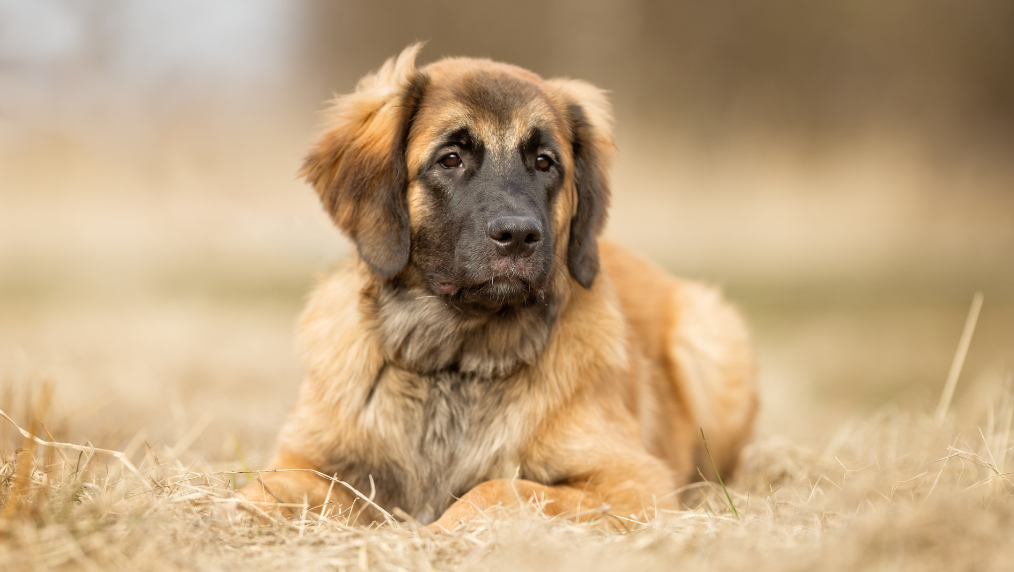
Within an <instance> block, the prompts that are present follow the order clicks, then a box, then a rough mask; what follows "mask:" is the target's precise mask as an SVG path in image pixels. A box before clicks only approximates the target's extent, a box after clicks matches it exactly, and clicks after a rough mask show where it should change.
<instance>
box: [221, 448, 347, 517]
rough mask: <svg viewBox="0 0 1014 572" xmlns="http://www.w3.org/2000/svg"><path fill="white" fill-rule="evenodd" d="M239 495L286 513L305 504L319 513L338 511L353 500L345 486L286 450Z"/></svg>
mask: <svg viewBox="0 0 1014 572" xmlns="http://www.w3.org/2000/svg"><path fill="white" fill-rule="evenodd" d="M238 495H239V496H240V497H242V498H243V500H245V501H246V502H248V503H251V504H252V505H254V506H256V507H258V508H259V509H261V510H265V511H271V510H273V509H279V510H280V511H281V512H282V514H284V515H286V516H289V515H292V514H298V513H299V512H301V511H302V508H300V507H302V506H306V509H307V510H308V511H312V512H315V513H317V514H324V515H330V514H338V513H339V512H340V511H343V510H347V509H349V508H350V507H352V506H353V502H354V499H353V498H352V495H351V494H350V493H349V491H348V490H347V489H346V488H345V487H344V486H343V485H340V484H338V483H336V482H334V483H333V482H332V481H331V479H328V478H325V477H323V476H321V474H320V473H319V469H317V467H316V466H315V465H314V464H313V463H311V462H310V461H309V460H307V459H306V458H304V457H302V456H301V455H298V454H296V453H293V452H291V451H286V450H284V449H283V450H282V451H280V452H279V454H278V456H277V457H276V458H275V460H274V462H272V463H271V469H269V470H267V471H262V472H259V473H258V475H257V479H256V480H255V481H254V482H253V483H251V484H249V485H247V486H245V487H243V488H242V489H240V490H239V491H238ZM247 508H248V509H249V507H247Z"/></svg>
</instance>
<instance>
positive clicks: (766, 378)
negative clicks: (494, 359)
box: [0, 0, 1014, 463]
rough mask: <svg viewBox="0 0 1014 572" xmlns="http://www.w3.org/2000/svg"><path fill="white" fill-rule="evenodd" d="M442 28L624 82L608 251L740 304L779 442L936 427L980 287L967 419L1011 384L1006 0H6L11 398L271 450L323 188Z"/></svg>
mask: <svg viewBox="0 0 1014 572" xmlns="http://www.w3.org/2000/svg"><path fill="white" fill-rule="evenodd" d="M417 40H425V41H427V42H428V43H427V44H426V47H425V49H424V50H423V52H422V55H421V60H420V63H427V62H430V61H434V60H436V59H438V58H441V57H443V56H449V55H469V56H481V57H489V58H493V59H497V60H504V61H508V62H511V63H514V64H517V65H520V66H523V67H526V68H529V69H532V70H533V71H535V72H537V73H539V74H542V75H543V76H545V77H552V76H570V77H576V78H581V79H585V80H588V81H590V82H592V83H594V84H596V85H599V86H600V87H603V88H606V89H608V90H609V91H610V93H611V97H612V100H613V103H614V105H615V114H616V139H617V144H618V146H619V149H620V160H619V163H618V164H617V165H616V167H615V169H614V174H613V180H614V184H613V190H614V202H613V205H614V206H613V210H612V213H611V219H610V224H609V226H608V230H607V234H608V235H609V236H611V237H612V238H613V239H615V240H616V241H618V242H621V243H623V244H626V245H628V246H630V247H631V248H634V249H636V250H638V251H640V252H642V253H644V254H645V255H647V256H648V257H650V258H651V259H653V260H655V261H656V262H658V263H659V264H661V265H663V266H664V267H666V268H667V269H669V270H670V271H672V272H674V273H678V274H681V275H684V276H689V277H693V278H699V279H702V280H705V281H707V282H710V283H713V284H717V285H720V286H721V287H722V288H723V289H724V290H725V292H726V293H727V295H728V296H729V297H730V298H731V299H732V300H733V301H734V302H735V303H736V304H737V305H739V306H740V307H741V308H742V309H743V311H744V313H745V314H746V316H747V319H748V320H749V322H750V324H751V327H752V330H753V332H754V336H755V339H756V341H757V344H758V347H759V352H760V363H761V380H762V384H763V397H764V407H763V414H762V416H761V423H760V433H761V434H762V435H784V436H786V437H788V438H790V439H794V440H797V441H800V442H805V443H813V444H816V443H819V442H821V441H822V440H824V439H826V438H827V437H828V435H829V433H830V432H831V431H833V430H834V429H835V428H836V427H838V426H839V424H840V423H841V422H842V421H843V420H846V419H850V418H854V417H856V416H862V415H866V414H869V413H871V412H874V411H876V410H878V409H881V408H884V407H898V408H902V409H905V408H922V409H926V410H932V408H933V407H934V406H935V403H936V400H937V399H938V397H939V395H940V391H941V389H942V387H943V384H944V380H945V378H946V376H947V371H948V368H949V366H950V363H951V360H952V358H953V355H954V350H955V348H956V346H957V343H958V338H959V336H960V334H961V329H962V326H963V324H964V321H965V315H966V313H967V311H968V307H969V304H970V302H971V300H972V295H973V293H974V292H975V291H977V290H981V291H982V292H983V293H984V295H985V304H984V306H983V310H982V315H981V318H980V320H979V323H978V328H977V330H976V333H975V337H974V338H973V341H972V345H971V350H970V352H969V354H968V360H967V362H966V364H965V368H964V372H963V374H962V378H961V382H960V383H959V385H958V392H957V398H958V401H959V403H960V400H961V398H962V397H963V396H966V397H967V396H968V395H970V392H974V391H975V390H976V388H977V387H986V386H988V387H995V386H996V385H998V384H1000V383H1001V381H1002V379H1003V378H1004V376H1005V375H1006V374H1007V373H1009V372H1011V371H1012V368H1014V161H1012V158H1014V73H1012V70H1014V4H1012V3H1010V2H1006V1H1004V0H983V1H974V0H973V1H967V0H898V1H893V0H892V1H888V2H883V1H853V0H827V1H822V2H812V1H807V0H773V1H770V2H762V3H759V2H751V1H728V2H700V1H667V2H662V1H654V0H627V1H625V2H605V1H602V0H580V1H579V0H543V1H540V2H531V1H527V0H524V1H514V2H468V3H448V2H424V1H420V2H408V1H406V2H390V1H383V0H371V1H335V2H323V1H311V0H300V1H292V0H284V1H283V0H242V1H240V0H222V1H218V2H213V3H208V2H198V1H196V0H178V1H175V2H140V1H132V0H95V1H92V2H76V1H72V0H32V1H30V2H28V1H23V0H0V390H2V392H0V403H3V404H4V405H3V407H5V408H6V409H7V410H10V409H11V408H12V407H15V406H16V405H17V403H18V402H19V400H23V399H24V394H25V391H26V388H29V387H39V386H40V384H43V383H48V384H50V385H51V386H52V387H53V390H54V398H53V402H54V403H53V410H54V411H57V412H58V413H59V416H60V417H59V418H60V419H62V420H63V421H62V422H61V424H60V428H58V429H59V430H60V431H64V432H66V433H69V435H68V436H67V438H73V439H79V440H82V441H83V440H91V441H92V442H94V443H95V444H96V445H100V444H104V445H106V446H110V447H122V446H123V443H124V442H126V441H128V440H130V439H131V438H133V437H135V436H137V435H138V434H139V432H140V435H141V436H142V437H143V438H144V439H146V440H148V441H149V442H150V443H155V442H159V441H161V442H165V443H167V444H168V445H170V446H179V447H183V448H187V447H190V448H192V449H193V450H195V451H198V452H200V454H202V455H204V456H205V457H206V458H210V459H215V458H225V457H228V458H233V456H234V455H235V454H236V451H238V450H240V448H242V449H245V450H246V452H247V455H248V456H249V457H250V459H251V463H258V462H263V461H264V460H265V457H266V456H267V455H269V454H270V448H271V446H272V442H273V439H274V436H275V434H276V431H277V429H278V426H279V425H280V423H281V422H282V420H283V418H284V415H285V413H286V409H287V408H288V407H289V406H290V405H291V404H292V403H293V401H294V400H295V391H296V387H297V385H298V383H299V379H300V376H301V368H300V364H299V361H298V359H297V357H296V354H295V351H294V348H293V341H292V339H293V335H292V333H293V327H294V323H295V319H296V317H297V315H298V313H299V311H300V308H301V305H302V303H303V300H304V298H305V296H306V294H307V292H308V290H309V289H310V288H311V286H312V284H313V282H314V280H315V276H318V275H319V274H321V273H323V272H326V271H327V270H328V269H329V268H331V267H332V266H333V265H334V264H335V263H336V262H337V261H339V260H340V259H341V258H343V257H344V256H347V255H348V253H349V244H348V243H347V242H346V240H345V239H344V238H342V237H341V236H340V235H339V234H338V232H337V231H336V230H335V229H334V228H332V226H331V225H330V222H329V220H328V219H327V217H326V216H325V215H324V213H323V212H322V210H321V209H320V207H319V205H318V203H317V200H316V198H315V196H314V194H313V193H312V191H311V190H310V189H309V187H308V186H307V185H306V184H304V183H302V182H300V181H298V180H296V178H295V172H296V170H297V169H298V167H299V164H300V161H301V158H302V155H303V153H304V152H305V150H306V148H307V146H308V145H309V144H310V143H311V142H312V141H313V138H314V135H315V133H316V131H317V129H318V127H319V125H320V123H321V116H320V114H319V110H320V109H321V108H322V106H323V102H324V101H325V100H326V99H328V98H330V97H331V96H332V95H333V94H338V93H344V92H348V91H350V90H351V89H352V88H353V86H354V84H355V82H356V80H357V79H358V78H359V77H361V76H362V75H363V74H365V73H367V72H368V71H370V70H373V69H376V68H377V67H379V66H380V64H381V63H382V62H383V61H384V59H386V58H388V57H390V56H392V55H395V54H397V53H398V52H399V51H400V50H401V49H402V48H404V47H405V46H406V45H408V44H409V43H411V42H414V41H417ZM51 429H52V428H51Z"/></svg>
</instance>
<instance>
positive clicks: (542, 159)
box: [535, 155, 553, 171]
mask: <svg viewBox="0 0 1014 572" xmlns="http://www.w3.org/2000/svg"><path fill="white" fill-rule="evenodd" d="M552 166H553V160H552V159H550V158H549V157H547V156H545V155H539V156H538V157H536V158H535V168H536V169H538V170H540V171H548V170H549V168H550V167H552Z"/></svg>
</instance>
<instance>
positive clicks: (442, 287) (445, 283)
mask: <svg viewBox="0 0 1014 572" xmlns="http://www.w3.org/2000/svg"><path fill="white" fill-rule="evenodd" d="M435 282H436V285H437V291H438V292H440V294H441V295H453V294H457V293H458V292H460V291H462V290H471V291H477V290H482V289H483V288H488V287H490V286H499V285H503V284H514V285H527V284H528V281H527V280H525V279H524V278H522V277H521V276H512V275H509V274H497V275H494V276H491V277H489V278H487V279H485V280H483V281H481V282H475V283H474V284H469V285H467V286H461V285H458V284H457V283H455V282H451V281H450V280H447V279H445V278H437V279H436V280H435Z"/></svg>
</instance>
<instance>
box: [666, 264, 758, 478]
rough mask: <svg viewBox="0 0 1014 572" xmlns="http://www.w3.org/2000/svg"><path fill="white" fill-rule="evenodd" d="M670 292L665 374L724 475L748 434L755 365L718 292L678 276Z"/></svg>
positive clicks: (702, 460)
mask: <svg viewBox="0 0 1014 572" xmlns="http://www.w3.org/2000/svg"><path fill="white" fill-rule="evenodd" d="M672 295H673V296H674V300H673V308H674V310H675V316H674V318H675V321H674V322H673V323H672V324H671V326H670V327H669V328H668V331H667V332H666V334H667V340H666V345H667V348H666V357H667V361H668V364H667V365H668V367H669V374H670V378H671V379H672V380H673V381H674V382H675V383H676V386H677V391H678V392H679V395H680V397H681V398H682V400H683V402H684V403H685V404H686V409H687V410H688V412H689V413H690V416H691V420H690V421H691V423H692V424H693V427H694V430H695V432H696V429H697V428H698V427H699V428H701V429H703V431H704V435H705V437H706V438H707V445H708V449H709V450H710V453H711V457H712V458H713V459H714V462H715V465H717V466H718V471H719V472H720V473H721V474H722V475H723V476H728V474H730V473H731V472H732V471H733V470H734V469H735V466H736V461H737V460H738V457H739V452H740V450H741V449H742V448H743V445H745V444H746V442H747V440H748V439H749V437H750V433H751V429H752V427H753V421H754V417H755V416H756V412H757V402H758V399H757V381H756V366H755V362H754V356H753V351H752V349H751V344H750V339H749V334H748V333H747V330H746V326H745V325H744V324H743V320H742V318H741V317H740V316H739V313H738V312H737V311H736V310H735V309H733V308H732V307H731V306H730V305H729V304H728V303H727V302H726V301H725V300H724V299H723V298H722V296H721V294H720V293H719V292H718V291H717V290H715V289H713V288H710V287H707V286H704V285H702V284H698V283H695V282H689V281H683V280H680V281H678V282H677V285H676V287H675V288H674V289H673V292H672ZM695 440H696V441H697V442H698V446H697V448H696V455H695V461H696V464H697V467H698V468H700V470H701V471H702V472H703V474H704V475H705V476H707V477H708V478H710V479H713V478H715V475H714V469H713V466H712V463H711V459H709V458H708V455H707V453H706V452H705V448H704V443H703V440H702V439H701V438H700V437H699V436H698V437H697V439H695ZM695 472H696V471H695Z"/></svg>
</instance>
